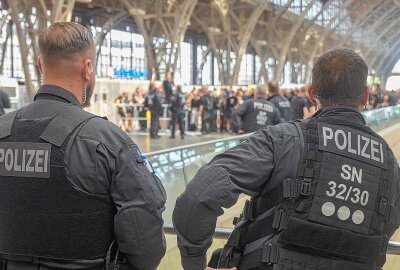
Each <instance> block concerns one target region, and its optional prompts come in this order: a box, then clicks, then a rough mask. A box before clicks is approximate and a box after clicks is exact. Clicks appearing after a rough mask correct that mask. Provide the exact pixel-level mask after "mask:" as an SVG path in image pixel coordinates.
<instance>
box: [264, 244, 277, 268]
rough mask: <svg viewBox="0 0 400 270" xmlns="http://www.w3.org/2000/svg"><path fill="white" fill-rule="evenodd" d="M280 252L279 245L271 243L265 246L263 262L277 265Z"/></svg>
mask: <svg viewBox="0 0 400 270" xmlns="http://www.w3.org/2000/svg"><path fill="white" fill-rule="evenodd" d="M278 250H279V249H278V246H277V245H274V244H271V243H269V244H267V245H264V247H263V249H262V256H261V262H262V263H268V264H277V263H278V259H279V255H278Z"/></svg>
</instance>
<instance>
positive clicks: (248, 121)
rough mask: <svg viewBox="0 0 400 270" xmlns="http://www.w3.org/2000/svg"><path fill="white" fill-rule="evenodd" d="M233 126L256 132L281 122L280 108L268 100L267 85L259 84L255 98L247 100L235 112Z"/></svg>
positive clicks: (244, 131) (247, 131)
mask: <svg viewBox="0 0 400 270" xmlns="http://www.w3.org/2000/svg"><path fill="white" fill-rule="evenodd" d="M233 119H234V120H233V126H235V128H236V129H239V130H241V131H243V132H239V133H250V132H254V131H257V130H260V129H263V128H266V127H267V126H274V125H276V124H279V123H280V122H281V116H280V114H279V110H278V109H277V108H276V107H275V106H274V104H273V103H271V102H269V101H268V100H267V86H265V85H258V86H257V88H256V90H255V92H254V99H252V100H247V101H245V102H244V103H243V104H242V105H241V106H240V107H239V109H237V111H236V112H235V113H234V118H233Z"/></svg>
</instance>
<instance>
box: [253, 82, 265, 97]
mask: <svg viewBox="0 0 400 270" xmlns="http://www.w3.org/2000/svg"><path fill="white" fill-rule="evenodd" d="M267 92H268V89H267V86H266V85H263V84H259V85H257V87H256V90H255V91H254V97H255V98H262V97H266V96H267Z"/></svg>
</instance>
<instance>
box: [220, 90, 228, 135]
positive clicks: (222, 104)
mask: <svg viewBox="0 0 400 270" xmlns="http://www.w3.org/2000/svg"><path fill="white" fill-rule="evenodd" d="M226 92H227V91H226V89H221V93H220V97H219V104H218V107H219V117H220V122H221V123H220V127H219V131H220V132H221V133H222V132H225V131H227V129H226V107H227V106H226Z"/></svg>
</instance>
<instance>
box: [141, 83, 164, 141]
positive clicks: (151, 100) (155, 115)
mask: <svg viewBox="0 0 400 270" xmlns="http://www.w3.org/2000/svg"><path fill="white" fill-rule="evenodd" d="M144 107H145V108H148V109H149V110H150V115H151V120H150V121H151V122H150V137H151V138H152V139H158V138H160V136H159V135H158V129H159V126H160V115H161V114H162V110H163V109H162V104H161V98H160V95H159V93H158V90H157V87H156V85H155V83H154V82H151V83H150V85H149V91H148V93H147V95H146V98H145V101H144Z"/></svg>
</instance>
